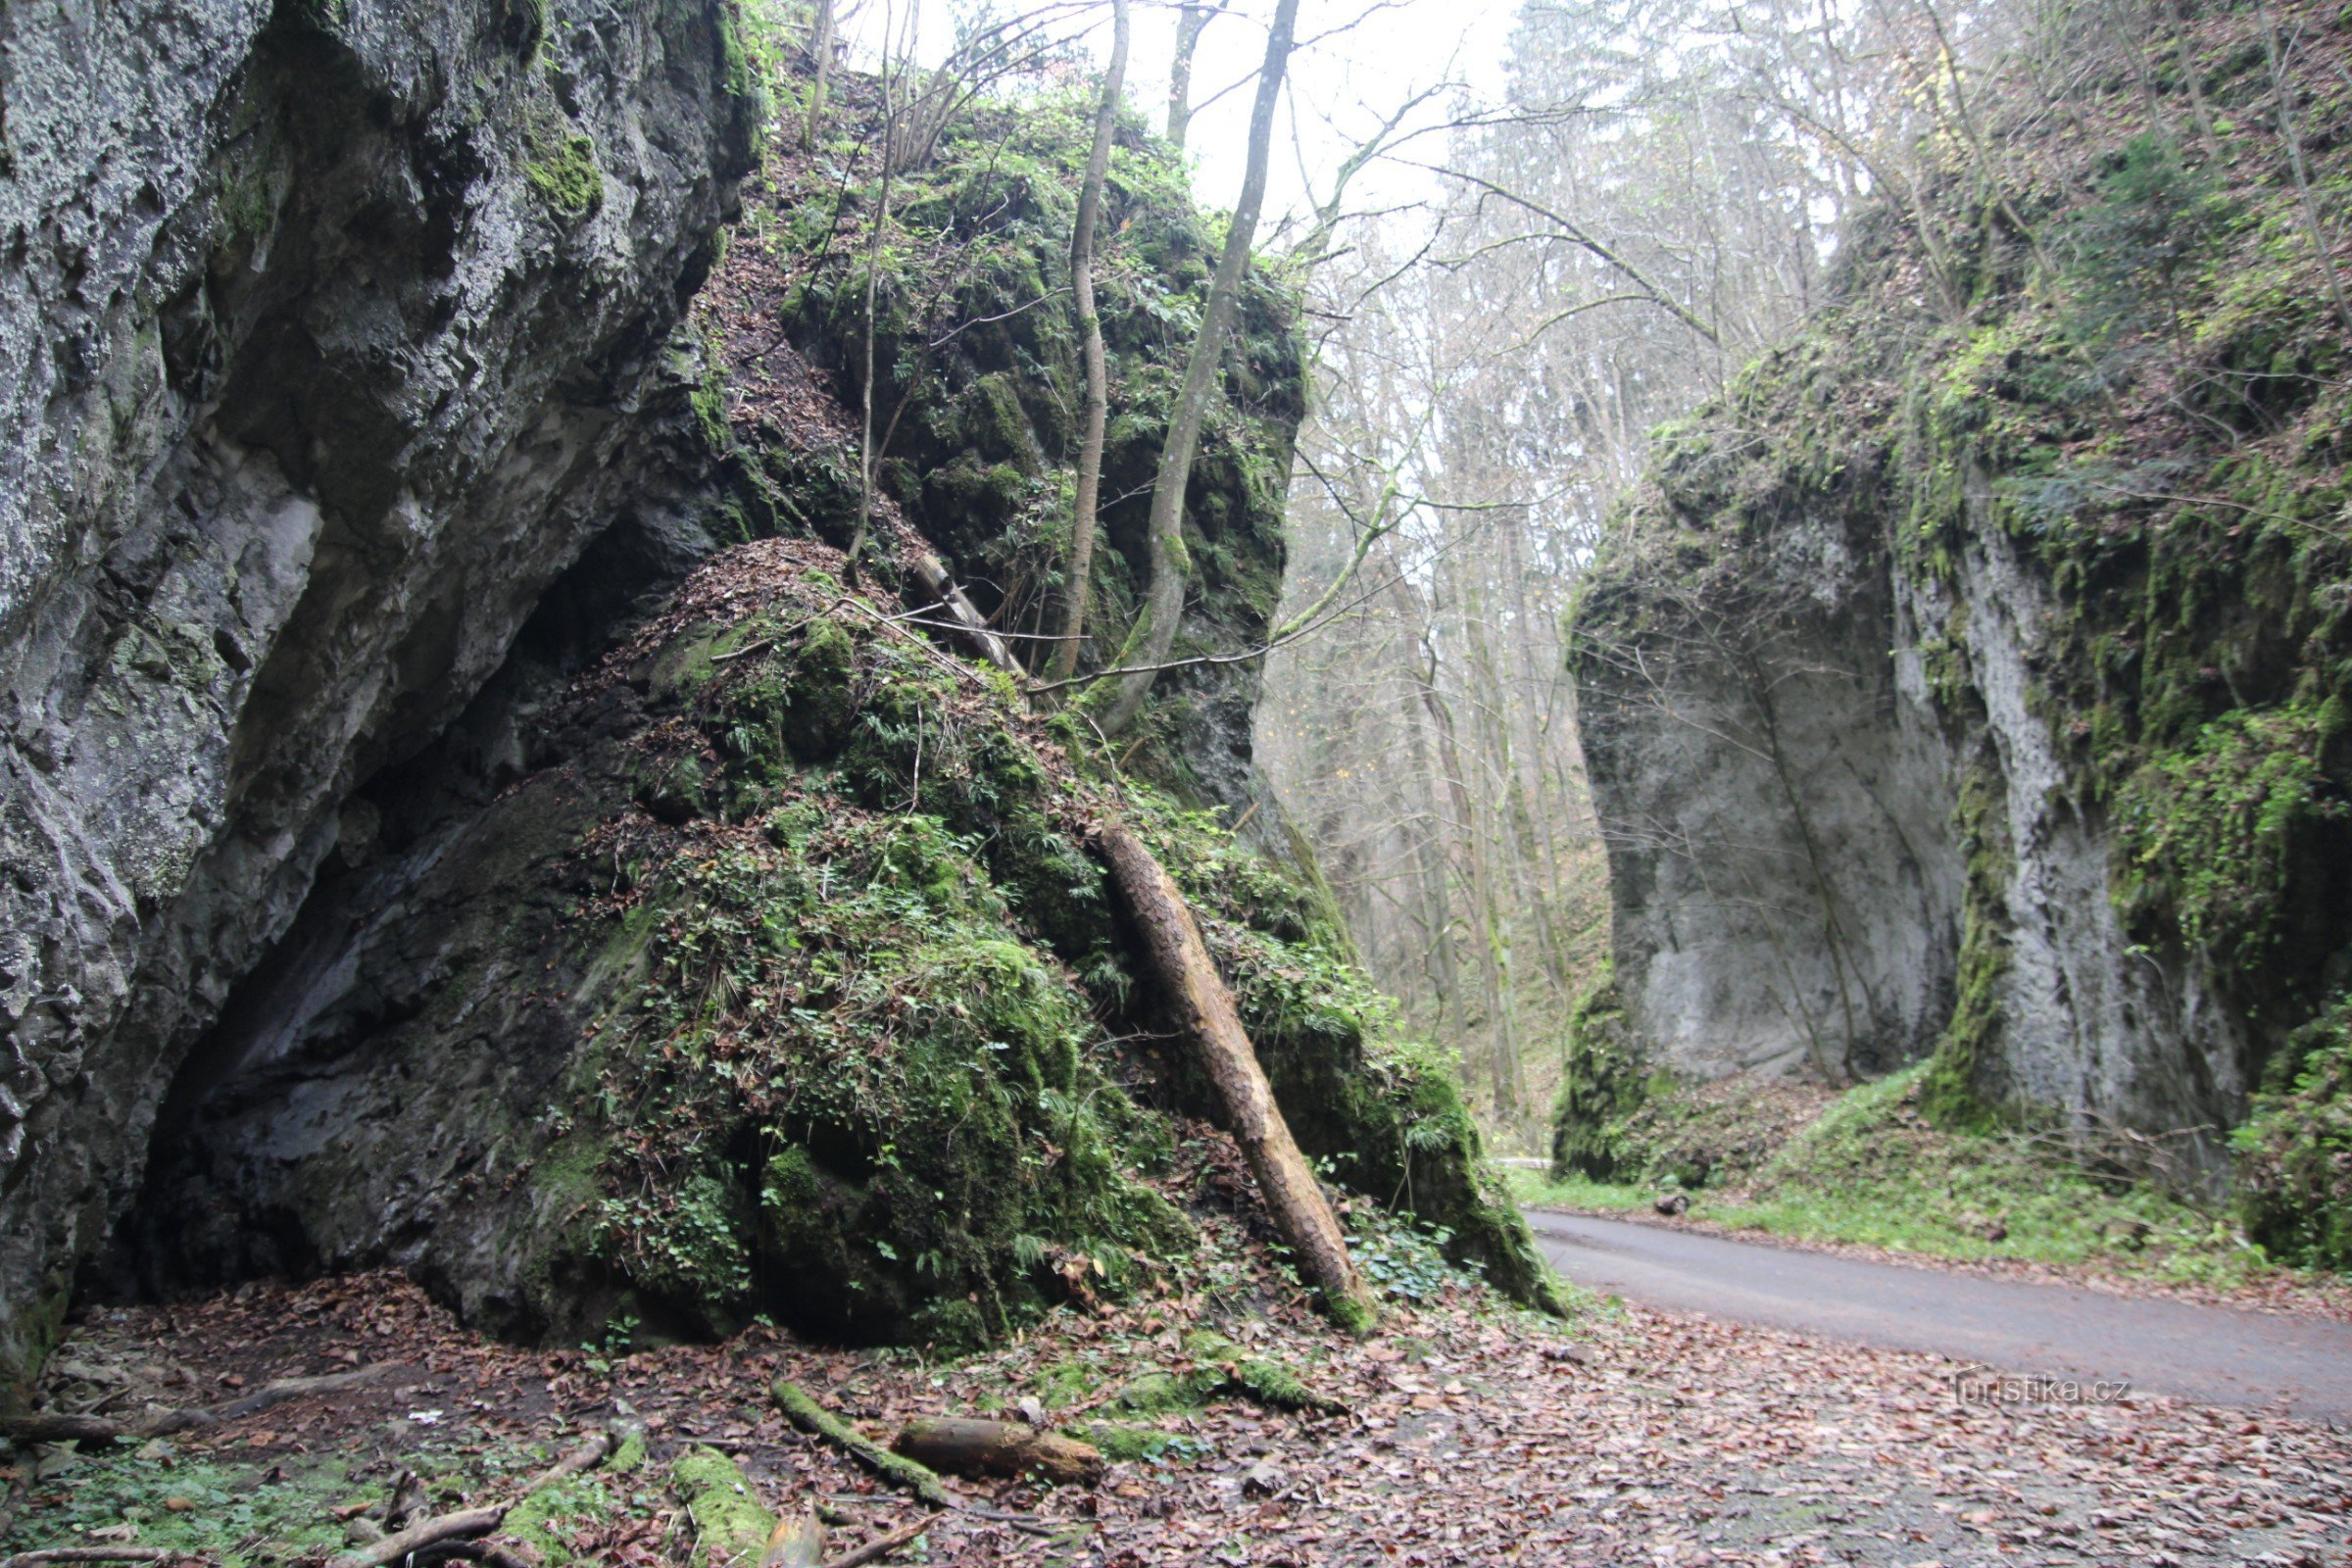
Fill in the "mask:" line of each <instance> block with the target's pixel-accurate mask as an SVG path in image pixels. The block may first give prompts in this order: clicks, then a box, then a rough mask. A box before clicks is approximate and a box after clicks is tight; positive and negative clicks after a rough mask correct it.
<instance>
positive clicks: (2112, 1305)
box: [1528, 1209, 2352, 1421]
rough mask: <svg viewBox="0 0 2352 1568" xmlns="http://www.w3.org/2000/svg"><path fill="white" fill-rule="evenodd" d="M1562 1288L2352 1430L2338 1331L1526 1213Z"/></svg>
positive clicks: (2350, 1368) (2350, 1379)
mask: <svg viewBox="0 0 2352 1568" xmlns="http://www.w3.org/2000/svg"><path fill="white" fill-rule="evenodd" d="M1528 1221H1529V1223H1530V1224H1531V1225H1533V1226H1534V1227H1535V1230H1536V1235H1537V1237H1538V1239H1539V1240H1540V1241H1541V1242H1542V1243H1543V1246H1544V1252H1545V1254H1546V1255H1547V1256H1548V1257H1549V1258H1550V1259H1551V1261H1552V1264H1553V1266H1554V1267H1556V1268H1558V1269H1559V1271H1560V1272H1561V1273H1562V1274H1565V1275H1566V1276H1567V1277H1568V1278H1569V1279H1571V1280H1574V1281H1576V1282H1577V1283H1578V1284H1580V1285H1584V1286H1587V1287H1590V1288H1592V1289H1593V1290H1599V1291H1606V1292H1612V1293H1614V1294H1617V1295H1620V1296H1623V1297H1625V1298H1627V1299H1630V1300H1636V1301H1640V1302H1642V1303H1643V1304H1644V1305H1647V1306H1653V1307H1662V1308H1665V1309H1667V1310H1670V1311H1682V1312H1705V1313H1708V1314H1710V1315H1712V1316H1715V1317H1718V1318H1724V1319H1729V1320H1732V1321H1735V1322H1740V1323H1752V1324H1759V1325H1762V1326H1765V1327H1769V1328H1777V1329H1787V1330H1789V1331H1791V1332H1794V1333H1798V1334H1818V1335H1823V1336H1826V1337H1829V1338H1833V1339H1838V1340H1842V1341H1846V1342H1848V1343H1851V1344H1857V1345H1868V1346H1872V1347H1875V1348H1880V1349H1888V1350H1918V1351H1926V1352H1929V1353H1932V1354H1937V1355H1948V1356H1952V1357H1954V1358H1956V1359H1959V1360H1962V1361H1975V1362H1982V1363H1984V1364H1985V1365H1987V1366H1989V1367H1992V1368H1994V1369H1996V1370H1998V1371H2000V1372H2002V1373H2007V1374H2015V1375H2021V1376H2031V1375H2041V1376H2045V1377H2049V1378H2053V1379H2072V1380H2075V1381H2077V1382H2079V1383H2086V1384H2087V1383H2096V1382H2100V1381H2119V1380H2120V1381H2127V1382H2129V1383H2130V1385H2131V1388H2132V1389H2134V1390H2136V1391H2139V1392H2142V1393H2148V1394H2166V1395H2173V1396H2177V1397H2181V1398H2187V1399H2194V1400H2196V1401H2198V1402H2199V1403H2203V1404H2216V1405H2229V1406H2236V1407H2241V1408H2269V1409H2277V1410H2279V1411H2282V1412H2284V1413H2288V1414H2292V1415H2295V1416H2299V1417H2302V1418H2304V1419H2307V1420H2335V1421H2352V1326H2347V1325H2345V1324H2342V1323H2335V1322H2328V1321H2326V1320H2321V1319H2305V1318H2293V1317H2282V1316H2278V1315H2276V1314H2272V1313H2265V1312H2248V1311H2237V1310H2232V1309H2230V1308H2228V1307H2212V1306H2190V1305H2185V1304H2183V1303H2180V1302H2177V1301H2158V1300H2132V1299H2125V1298H2122V1297H2116V1296H2109V1295H2105V1294H2102V1293H2100V1292H2097V1291H2087V1290H2077V1289H2070V1288H2068V1287H2065V1286H2057V1285H2034V1284H2026V1283H2023V1282H2013V1281H2005V1280H1989V1279H1984V1278H1980V1277H1977V1276H1973V1275H1969V1274H1962V1273H1953V1272H1949V1271H1946V1270H1942V1269H1936V1268H1929V1267H1917V1268H1913V1267H1905V1266H1902V1265H1899V1264H1892V1263H1873V1262H1864V1261H1861V1260H1858V1259H1852V1258H1842V1257H1832V1256H1826V1255H1824V1254H1821V1253H1818V1252H1807V1251H1796V1250H1790V1249H1787V1248H1778V1247H1771V1246H1767V1245H1763V1244H1760V1243H1753V1242H1735V1241H1726V1240H1724V1239H1723V1238H1721V1237H1715V1236H1704V1235H1696V1234H1691V1233H1689V1232H1684V1231H1677V1230H1672V1229H1669V1228H1666V1227H1663V1226H1657V1225H1641V1224H1629V1223H1627V1222H1625V1221H1621V1220H1608V1219H1597V1218H1593V1217H1591V1216H1588V1215H1581V1214H1560V1213H1551V1212H1547V1211H1544V1210H1541V1209H1531V1210H1529V1211H1528Z"/></svg>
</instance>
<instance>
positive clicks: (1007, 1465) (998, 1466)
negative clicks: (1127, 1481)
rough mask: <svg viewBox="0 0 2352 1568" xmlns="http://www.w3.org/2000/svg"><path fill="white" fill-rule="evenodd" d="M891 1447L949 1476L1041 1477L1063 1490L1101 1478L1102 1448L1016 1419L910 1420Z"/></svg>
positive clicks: (946, 1417)
mask: <svg viewBox="0 0 2352 1568" xmlns="http://www.w3.org/2000/svg"><path fill="white" fill-rule="evenodd" d="M891 1447H892V1448H893V1449H895V1450H896V1451H898V1452H899V1453H902V1454H904V1455H906V1456H907V1458H909V1459H912V1460H914V1461H915V1462H916V1463H917V1464H922V1465H928V1466H929V1467H930V1468H932V1469H934V1470H944V1471H946V1472H947V1473H948V1474H950V1475H956V1476H993V1477H995V1478H997V1479H998V1480H1001V1481H1018V1480H1019V1479H1021V1478H1022V1477H1023V1476H1028V1475H1041V1476H1044V1477H1045V1478H1046V1479H1047V1480H1048V1481H1051V1482H1053V1483H1054V1485H1055V1486H1061V1487H1091V1486H1094V1485H1095V1484H1096V1483H1097V1482H1100V1481H1101V1480H1102V1479H1103V1454H1102V1452H1101V1450H1099V1449H1097V1448H1094V1447H1092V1446H1088V1445H1086V1444H1083V1443H1080V1442H1079V1441H1078V1440H1077V1439H1076V1438H1065V1437H1063V1436H1062V1435H1061V1434H1060V1433H1058V1432H1045V1431H1041V1430H1039V1429H1038V1428H1036V1427H1032V1426H1025V1425H1022V1424H1020V1423H1017V1422H1012V1421H982V1420H977V1419H972V1418H965V1417H956V1416H942V1417H938V1418H935V1419H931V1420H924V1421H909V1422H907V1425H906V1426H905V1427H904V1428H902V1429H901V1430H900V1432H899V1436H898V1441H896V1442H894V1443H893V1444H891Z"/></svg>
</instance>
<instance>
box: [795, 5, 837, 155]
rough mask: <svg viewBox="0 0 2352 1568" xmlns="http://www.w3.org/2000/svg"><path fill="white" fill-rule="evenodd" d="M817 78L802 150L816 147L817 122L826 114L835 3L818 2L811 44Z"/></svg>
mask: <svg viewBox="0 0 2352 1568" xmlns="http://www.w3.org/2000/svg"><path fill="white" fill-rule="evenodd" d="M809 59H810V60H812V61H814V62H815V64H816V74H815V76H814V77H813V78H811V79H810V81H809V116H808V118H807V119H806V120H804V121H802V122H801V150H802V151H803V152H806V151H808V150H809V148H811V147H814V146H815V145H816V126H817V122H818V121H819V120H821V119H822V118H823V117H824V113H825V83H826V81H827V79H828V78H830V77H831V76H832V74H833V0H816V27H815V31H814V33H813V35H812V36H811V37H810V39H809Z"/></svg>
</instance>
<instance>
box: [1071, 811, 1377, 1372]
mask: <svg viewBox="0 0 2352 1568" xmlns="http://www.w3.org/2000/svg"><path fill="white" fill-rule="evenodd" d="M1097 839H1098V842H1099V843H1100V844H1101V845H1102V849H1103V858H1104V859H1106V860H1108V861H1109V862H1110V874H1111V880H1112V881H1114V882H1116V883H1117V884H1118V886H1119V892H1120V894H1121V895H1122V896H1123V897H1124V898H1125V899H1126V901H1127V907H1128V908H1129V909H1130V910H1131V911H1133V913H1134V915H1135V922H1136V924H1137V926H1138V927H1140V928H1141V930H1142V932H1143V936H1144V948H1145V951H1146V953H1147V954H1148V955H1149V956H1151V959H1152V969H1153V971H1154V973H1155V974H1156V975H1157V976H1158V979H1159V983H1160V986H1161V988H1162V989H1163V990H1165V991H1166V993H1167V996H1168V1002H1169V1004H1170V1005H1171V1008H1172V1009H1173V1011H1174V1013H1175V1016H1176V1019H1177V1021H1178V1022H1179V1024H1180V1025H1181V1026H1182V1027H1183V1029H1184V1032H1185V1033H1186V1034H1187V1035H1188V1036H1190V1037H1191V1039H1192V1042H1193V1047H1194V1050H1195V1051H1197V1052H1198V1053H1199V1054H1200V1058H1201V1066H1202V1067H1203V1068H1204V1069H1205V1070H1206V1071H1207V1073H1208V1081H1209V1085H1210V1087H1211V1088H1212V1089H1214V1090H1215V1091H1216V1095H1217V1099H1218V1102H1219V1103H1221V1104H1222V1105H1223V1106H1224V1110H1225V1120H1226V1122H1227V1124H1228V1126H1229V1127H1230V1128H1231V1129H1232V1132H1233V1139H1234V1142H1235V1143H1237V1144H1239V1145H1240V1146H1241V1150H1242V1156H1243V1158H1245V1159H1247V1160H1248V1161H1249V1162H1250V1174H1251V1175H1253V1176H1255V1177H1256V1178H1257V1187H1258V1191H1259V1193H1261V1194H1262V1195H1263V1196H1264V1198H1265V1201H1266V1209H1267V1211H1268V1212H1269V1213H1271V1214H1272V1215H1273V1217H1274V1225H1275V1228H1276V1229H1277V1230H1279V1231H1281V1232H1282V1238H1283V1240H1284V1241H1285V1242H1287V1243H1289V1244H1290V1248H1291V1250H1292V1251H1293V1252H1294V1253H1296V1254H1297V1256H1298V1258H1299V1268H1300V1270H1301V1271H1302V1272H1303V1273H1304V1274H1305V1275H1306V1278H1307V1282H1308V1283H1309V1284H1311V1285H1313V1286H1315V1287H1316V1288H1317V1289H1318V1290H1320V1291H1321V1292H1322V1293H1323V1309H1324V1310H1325V1311H1326V1312H1327V1313H1329V1314H1330V1317H1331V1320H1332V1321H1333V1322H1334V1323H1337V1324H1338V1325H1340V1327H1342V1328H1344V1329H1346V1330H1348V1332H1349V1333H1351V1334H1358V1335H1361V1334H1368V1333H1370V1332H1371V1330H1372V1325H1373V1322H1374V1320H1375V1318H1376V1316H1377V1308H1376V1307H1375V1306H1374V1304H1373V1300H1372V1293H1371V1292H1370V1291H1369V1290H1368V1289H1366V1288H1365V1285H1364V1281H1363V1276H1362V1275H1360V1274H1358V1273H1357V1272H1356V1269H1355V1262H1354V1260H1353V1259H1352V1258H1350V1257H1349V1256H1348V1240H1347V1236H1346V1234H1345V1233H1344V1232H1342V1231H1341V1229H1340V1222H1339V1218H1338V1216H1337V1215H1335V1214H1333V1213H1332V1211H1331V1205H1330V1204H1329V1203H1328V1202H1326V1201H1324V1199H1323V1188H1322V1184H1321V1183H1319V1182H1317V1181H1316V1180H1315V1172H1314V1169H1313V1167H1312V1166H1310V1165H1308V1164H1307V1162H1306V1156H1305V1155H1303V1154H1301V1153H1299V1145H1298V1144H1297V1142H1296V1141H1294V1140H1293V1139H1292V1137H1291V1129H1290V1124H1289V1123H1288V1122H1286V1121H1284V1120H1283V1119H1282V1107H1281V1106H1279V1105H1277V1104H1275V1103H1274V1091H1273V1089H1272V1088H1270V1087H1269V1086H1268V1085H1267V1083H1266V1073H1265V1069H1264V1068H1263V1067H1262V1066H1260V1065H1259V1064H1258V1060H1257V1052H1256V1049H1255V1048H1254V1047H1252V1046H1251V1045H1250V1036H1249V1033H1248V1032H1247V1031H1246V1030H1244V1029H1243V1028H1242V1016H1241V1013H1240V1011H1239V1009H1237V1008H1236V1007H1235V1006H1234V1004H1233V993H1231V992H1230V991H1228V990H1226V989H1225V980H1224V977H1223V976H1222V975H1220V974H1218V973H1217V965H1216V962H1215V960H1214V959H1212V958H1210V957H1209V956H1208V948H1207V946H1206V944H1204V943H1203V942H1202V941H1201V928H1200V927H1199V926H1198V925H1197V924H1195V923H1194V920H1193V911H1192V909H1191V907H1189V906H1188V905H1186V903H1185V902H1184V895H1183V894H1182V893H1181V892H1179V891H1178V890H1177V887H1176V884H1175V882H1174V880H1173V879H1171V878H1170V877H1169V875H1168V873H1167V871H1166V869H1165V868H1163V867H1162V866H1161V865H1160V863H1159V859H1158V858H1157V857H1155V856H1154V855H1152V852H1151V851H1150V850H1149V849H1147V848H1145V847H1144V844H1143V841H1142V840H1140V839H1138V838H1137V837H1136V836H1135V835H1134V834H1133V833H1131V832H1129V831H1128V829H1127V827H1126V825H1125V824H1124V823H1122V822H1119V821H1117V820H1116V819H1109V820H1105V821H1104V822H1103V824H1102V826H1101V828H1100V829H1099V830H1098V833H1097Z"/></svg>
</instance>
